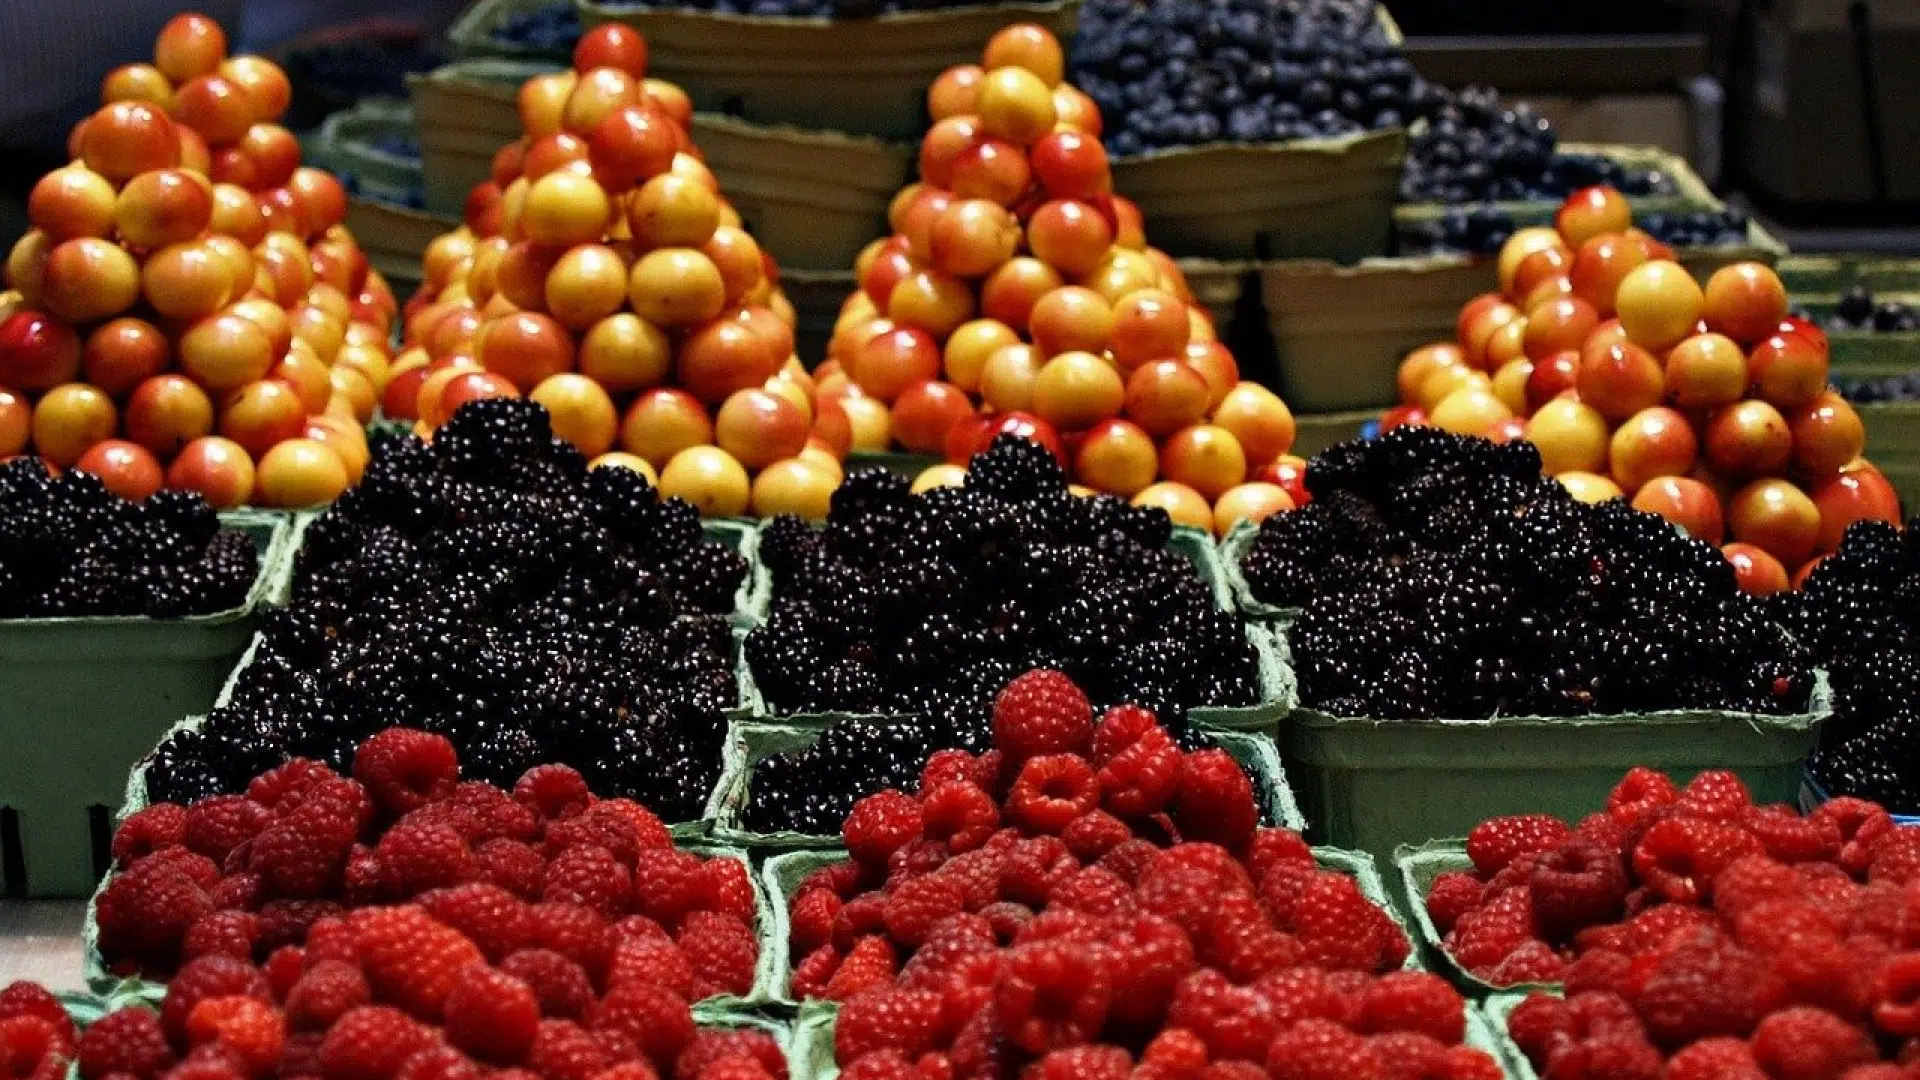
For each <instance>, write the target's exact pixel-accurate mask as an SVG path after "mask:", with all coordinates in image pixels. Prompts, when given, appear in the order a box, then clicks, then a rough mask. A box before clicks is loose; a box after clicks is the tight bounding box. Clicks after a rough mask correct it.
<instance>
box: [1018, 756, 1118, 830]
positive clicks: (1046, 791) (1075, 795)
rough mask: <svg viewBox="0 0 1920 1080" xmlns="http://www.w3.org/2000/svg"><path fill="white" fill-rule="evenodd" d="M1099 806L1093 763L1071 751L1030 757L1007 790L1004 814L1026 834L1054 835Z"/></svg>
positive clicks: (1098, 786) (1098, 792) (1098, 784)
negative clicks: (1070, 752) (1090, 763)
mask: <svg viewBox="0 0 1920 1080" xmlns="http://www.w3.org/2000/svg"><path fill="white" fill-rule="evenodd" d="M1099 805H1100V781H1099V780H1098V779H1096V778H1095V777H1094V773H1093V766H1091V765H1089V764H1087V760H1086V759H1085V758H1083V757H1079V756H1078V755H1075V754H1043V755H1039V756H1036V757H1030V758H1028V759H1027V761H1026V763H1025V764H1024V765H1022V766H1021V767H1020V774H1019V776H1018V777H1016V778H1015V779H1014V781H1013V790H1012V791H1010V792H1008V793H1007V816H1008V817H1009V818H1010V819H1011V820H1012V821H1013V823H1014V824H1015V825H1018V826H1020V827H1021V828H1022V829H1024V830H1025V831H1027V832H1029V833H1034V834H1038V835H1043V836H1058V835H1059V834H1060V833H1061V831H1062V830H1064V829H1066V827H1067V826H1068V825H1070V824H1072V823H1073V820H1074V819H1075V818H1077V817H1079V816H1080V815H1082V814H1085V813H1087V812H1088V811H1090V810H1092V809H1093V808H1094V807H1096V806H1099Z"/></svg>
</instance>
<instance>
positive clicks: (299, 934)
mask: <svg viewBox="0 0 1920 1080" xmlns="http://www.w3.org/2000/svg"><path fill="white" fill-rule="evenodd" d="M343 911H345V909H344V908H342V907H341V906H340V905H339V904H338V903H335V902H334V901H332V900H269V901H267V902H266V903H264V904H262V905H260V912H259V915H260V932H259V935H258V936H257V937H256V938H255V939H254V943H253V945H254V952H255V954H259V953H261V952H265V951H268V950H272V949H278V948H281V947H283V946H287V945H299V944H302V943H304V942H305V941H306V940H307V936H308V934H309V933H311V932H312V930H313V924H314V923H317V922H319V921H320V920H321V919H326V918H332V917H335V916H338V915H340V914H341V913H342V912H343Z"/></svg>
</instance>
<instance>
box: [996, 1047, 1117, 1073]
mask: <svg viewBox="0 0 1920 1080" xmlns="http://www.w3.org/2000/svg"><path fill="white" fill-rule="evenodd" d="M1132 1069H1133V1058H1132V1057H1131V1056H1129V1055H1128V1054H1127V1052H1126V1051H1125V1050H1122V1049H1120V1048H1119V1047H1117V1046H1104V1045H1087V1046H1069V1047H1066V1048H1065V1049H1061V1050H1050V1051H1048V1052H1047V1054H1046V1056H1045V1057H1042V1058H1041V1059H1040V1060H1039V1061H1036V1062H1034V1063H1033V1064H1032V1065H1030V1066H1028V1068H1027V1070H1026V1071H1025V1072H1024V1073H1023V1074H1022V1075H1023V1076H1026V1077H1031V1078H1032V1080H1127V1077H1128V1075H1129V1074H1130V1073H1131V1071H1132Z"/></svg>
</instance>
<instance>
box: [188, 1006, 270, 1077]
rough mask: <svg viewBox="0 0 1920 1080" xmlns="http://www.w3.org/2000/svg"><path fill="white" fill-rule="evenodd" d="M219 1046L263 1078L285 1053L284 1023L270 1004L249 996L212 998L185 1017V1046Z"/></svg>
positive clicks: (250, 1071)
mask: <svg viewBox="0 0 1920 1080" xmlns="http://www.w3.org/2000/svg"><path fill="white" fill-rule="evenodd" d="M208 1043H218V1044H220V1045H222V1046H225V1047H226V1048H227V1049H229V1050H231V1051H233V1052H234V1053H235V1054H237V1055H239V1057H240V1060H241V1062H242V1063H243V1064H244V1065H245V1066H246V1068H247V1071H248V1072H249V1073H251V1074H253V1075H255V1076H265V1075H267V1074H270V1073H272V1072H273V1071H274V1068H275V1066H277V1065H279V1064H280V1055H281V1054H282V1053H283V1052H284V1051H285V1050H286V1044H287V1022H286V1018H285V1017H284V1016H282V1015H281V1013H280V1010H278V1009H276V1008H274V1007H273V1005H271V1004H269V1003H267V1002H264V1001H258V1000H256V999H254V998H250V997H212V998H205V999H203V1000H201V1002H200V1003H199V1004H198V1005H195V1006H194V1007H193V1011H192V1012H190V1013H188V1014H187V1044H188V1045H189V1046H194V1047H199V1046H204V1045H206V1044H208Z"/></svg>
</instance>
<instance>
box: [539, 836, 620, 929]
mask: <svg viewBox="0 0 1920 1080" xmlns="http://www.w3.org/2000/svg"><path fill="white" fill-rule="evenodd" d="M632 894H633V876H632V874H631V873H630V872H629V871H628V870H627V868H626V867H625V866H624V865H622V864H621V863H620V861H619V860H618V859H615V858H614V857H613V854H612V853H611V852H609V851H608V850H607V849H606V848H603V847H594V846H584V845H583V846H581V847H571V848H568V849H567V850H565V851H563V852H561V853H560V854H558V855H556V856H554V857H553V860H552V861H551V862H549V863H547V880H546V884H545V886H544V887H543V888H542V890H541V893H540V898H541V899H542V900H544V901H546V902H548V903H555V904H579V905H581V906H583V907H587V908H591V909H593V910H594V911H597V912H599V913H600V914H601V915H603V916H605V917H607V918H609V919H617V918H619V917H620V916H621V915H623V914H625V913H626V910H627V902H628V900H629V899H630V898H631V897H632Z"/></svg>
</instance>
